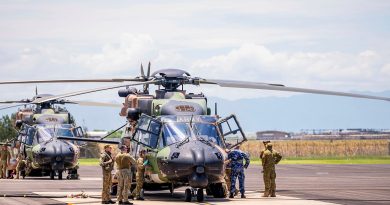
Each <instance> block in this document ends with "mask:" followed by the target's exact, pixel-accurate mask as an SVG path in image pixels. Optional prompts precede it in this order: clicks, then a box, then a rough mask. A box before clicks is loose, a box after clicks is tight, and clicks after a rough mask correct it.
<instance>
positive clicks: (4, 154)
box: [0, 145, 11, 179]
mask: <svg viewBox="0 0 390 205" xmlns="http://www.w3.org/2000/svg"><path fill="white" fill-rule="evenodd" d="M0 160H1V161H0V178H2V179H5V178H6V175H7V166H8V165H9V162H10V160H11V153H10V152H9V151H8V149H7V145H3V146H2V148H1V151H0Z"/></svg>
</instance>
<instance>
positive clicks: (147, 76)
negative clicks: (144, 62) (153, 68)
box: [144, 61, 150, 94]
mask: <svg viewBox="0 0 390 205" xmlns="http://www.w3.org/2000/svg"><path fill="white" fill-rule="evenodd" d="M149 78H150V61H149V64H148V70H147V73H146V76H144V79H145V81H147V80H149ZM144 93H145V94H149V84H145V85H144Z"/></svg>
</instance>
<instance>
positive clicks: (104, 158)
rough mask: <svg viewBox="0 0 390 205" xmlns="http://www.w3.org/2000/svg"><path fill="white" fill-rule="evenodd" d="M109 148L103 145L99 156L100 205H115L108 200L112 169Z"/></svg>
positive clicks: (112, 161) (112, 164)
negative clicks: (100, 170)
mask: <svg viewBox="0 0 390 205" xmlns="http://www.w3.org/2000/svg"><path fill="white" fill-rule="evenodd" d="M111 150H112V148H111V146H110V145H105V146H104V152H103V153H102V154H101V155H100V163H99V165H100V166H101V167H102V172H103V190H102V204H115V202H114V201H112V200H111V198H110V187H111V180H112V179H111V171H112V170H113V168H114V159H113V158H112V157H111Z"/></svg>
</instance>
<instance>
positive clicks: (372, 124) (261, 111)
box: [1, 91, 390, 132]
mask: <svg viewBox="0 0 390 205" xmlns="http://www.w3.org/2000/svg"><path fill="white" fill-rule="evenodd" d="M362 94H372V95H380V96H390V91H386V92H381V93H362ZM215 102H217V103H218V112H219V113H218V114H219V115H220V116H227V115H229V114H233V113H234V114H236V115H237V117H238V119H239V121H240V123H241V126H242V127H243V128H244V130H245V131H246V132H255V131H258V130H283V131H299V130H301V129H347V128H374V129H382V128H384V129H388V128H390V102H385V101H378V100H366V99H357V98H348V97H337V96H322V95H311V94H302V95H295V96H291V97H263V98H256V99H242V100H234V101H230V100H224V99H221V98H213V97H210V98H208V104H209V107H210V108H211V110H212V112H213V113H214V103H215ZM67 108H68V110H69V111H71V113H72V114H73V115H74V116H75V119H76V122H77V123H78V124H79V125H83V126H86V127H88V129H89V130H94V129H98V130H112V129H115V128H117V127H119V126H121V125H123V124H124V123H125V122H126V121H125V119H124V118H122V117H119V114H118V113H119V109H118V108H105V107H85V106H76V105H67ZM9 113H10V112H8V111H7V113H4V112H2V113H1V114H9Z"/></svg>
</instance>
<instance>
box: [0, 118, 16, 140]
mask: <svg viewBox="0 0 390 205" xmlns="http://www.w3.org/2000/svg"><path fill="white" fill-rule="evenodd" d="M15 118H16V115H15V114H12V115H11V116H9V115H3V116H2V117H1V119H0V142H6V141H7V140H9V139H12V138H14V137H15V136H16V135H17V131H16V130H15V127H14V123H15Z"/></svg>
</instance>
